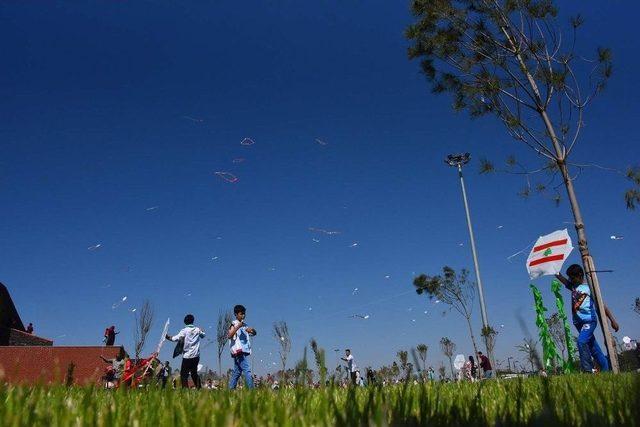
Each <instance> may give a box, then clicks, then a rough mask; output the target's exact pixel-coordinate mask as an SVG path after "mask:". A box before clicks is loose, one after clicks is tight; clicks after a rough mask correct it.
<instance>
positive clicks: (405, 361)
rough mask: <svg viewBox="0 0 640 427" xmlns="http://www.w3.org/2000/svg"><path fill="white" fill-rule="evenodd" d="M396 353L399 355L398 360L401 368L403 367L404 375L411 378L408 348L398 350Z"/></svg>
mask: <svg viewBox="0 0 640 427" xmlns="http://www.w3.org/2000/svg"><path fill="white" fill-rule="evenodd" d="M396 355H397V356H398V361H400V369H402V372H403V374H404V377H405V378H409V374H408V373H407V366H408V365H409V353H408V352H407V351H406V350H398V352H397V353H396Z"/></svg>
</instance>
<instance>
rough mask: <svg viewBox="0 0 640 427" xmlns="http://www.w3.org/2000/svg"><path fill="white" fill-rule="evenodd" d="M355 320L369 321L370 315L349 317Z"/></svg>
mask: <svg viewBox="0 0 640 427" xmlns="http://www.w3.org/2000/svg"><path fill="white" fill-rule="evenodd" d="M349 317H351V318H353V319H363V320H367V319H368V318H369V315H368V314H365V315H362V314H352V315H351V316H349Z"/></svg>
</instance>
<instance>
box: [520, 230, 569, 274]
mask: <svg viewBox="0 0 640 427" xmlns="http://www.w3.org/2000/svg"><path fill="white" fill-rule="evenodd" d="M572 250H573V245H572V244H571V237H570V236H569V233H568V232H567V229H566V228H565V229H564V230H557V231H554V232H553V233H551V234H547V235H546V236H540V237H539V238H538V240H536V243H535V244H534V245H533V249H531V253H530V254H529V257H528V258H527V264H526V266H527V272H528V273H529V277H530V278H531V279H536V278H538V277H540V276H550V275H555V274H558V273H560V272H561V271H562V264H564V262H565V260H566V259H567V257H568V256H569V254H570V253H571V251H572Z"/></svg>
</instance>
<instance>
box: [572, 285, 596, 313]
mask: <svg viewBox="0 0 640 427" xmlns="http://www.w3.org/2000/svg"><path fill="white" fill-rule="evenodd" d="M571 311H572V312H573V323H584V322H595V321H596V319H597V317H596V309H595V307H594V305H593V299H591V289H589V285H587V284H586V283H583V284H581V285H578V286H576V287H575V288H573V289H572V290H571Z"/></svg>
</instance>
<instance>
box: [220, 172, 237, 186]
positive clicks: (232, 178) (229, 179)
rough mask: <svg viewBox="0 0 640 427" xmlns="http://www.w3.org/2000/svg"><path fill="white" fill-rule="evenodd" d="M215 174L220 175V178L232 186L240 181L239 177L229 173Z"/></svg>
mask: <svg viewBox="0 0 640 427" xmlns="http://www.w3.org/2000/svg"><path fill="white" fill-rule="evenodd" d="M214 174H216V175H218V177H220V178H221V179H223V180H225V181H227V182H230V183H232V184H235V183H236V182H238V181H239V179H238V177H237V176H235V175H234V174H232V173H229V172H223V171H218V172H214Z"/></svg>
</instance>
